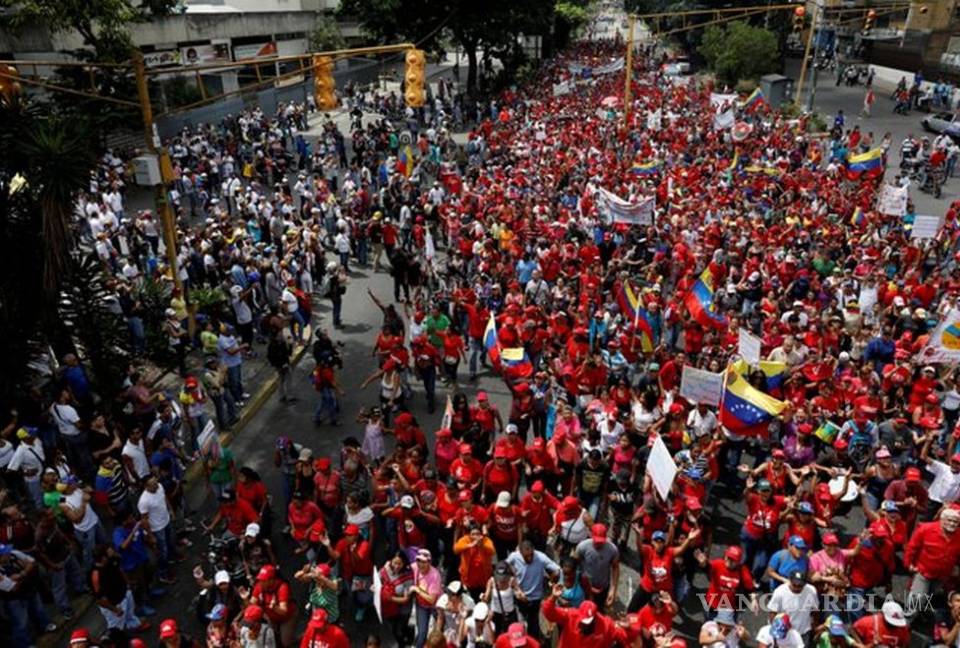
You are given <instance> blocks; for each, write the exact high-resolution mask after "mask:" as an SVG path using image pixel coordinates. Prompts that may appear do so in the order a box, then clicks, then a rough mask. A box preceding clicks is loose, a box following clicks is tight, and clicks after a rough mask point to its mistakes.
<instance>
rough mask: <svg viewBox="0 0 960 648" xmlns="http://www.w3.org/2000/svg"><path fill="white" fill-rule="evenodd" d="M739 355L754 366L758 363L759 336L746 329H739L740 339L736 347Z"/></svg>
mask: <svg viewBox="0 0 960 648" xmlns="http://www.w3.org/2000/svg"><path fill="white" fill-rule="evenodd" d="M737 353H739V354H740V357H741V358H743V359H744V360H746V361H747V362H748V363H749V364H751V365H753V366H754V367H756V366H757V365H758V364H760V338H758V337H757V336H756V335H753V334H752V333H750V331H748V330H747V329H740V340H739V344H738V348H737Z"/></svg>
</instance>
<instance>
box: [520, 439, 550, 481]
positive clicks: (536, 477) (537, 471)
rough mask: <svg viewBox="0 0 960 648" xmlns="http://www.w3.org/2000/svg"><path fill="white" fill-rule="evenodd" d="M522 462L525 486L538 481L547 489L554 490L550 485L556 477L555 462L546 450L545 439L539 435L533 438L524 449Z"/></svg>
mask: <svg viewBox="0 0 960 648" xmlns="http://www.w3.org/2000/svg"><path fill="white" fill-rule="evenodd" d="M523 463H524V474H525V475H526V481H527V487H530V486H532V485H533V484H534V483H535V482H538V481H539V482H542V484H541V485H546V486H547V490H548V491H554V490H555V489H554V488H552V486H553V485H554V484H555V482H556V479H557V463H556V461H555V460H554V458H553V457H551V456H550V453H549V452H547V442H546V441H544V440H543V439H542V438H540V437H537V438H536V439H534V440H533V443H532V444H530V446H528V447H527V449H526V453H525V455H524V460H523Z"/></svg>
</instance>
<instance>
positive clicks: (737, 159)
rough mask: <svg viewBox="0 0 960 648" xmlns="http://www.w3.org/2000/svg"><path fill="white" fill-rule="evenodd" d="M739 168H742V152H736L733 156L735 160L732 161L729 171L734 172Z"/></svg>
mask: <svg viewBox="0 0 960 648" xmlns="http://www.w3.org/2000/svg"><path fill="white" fill-rule="evenodd" d="M738 166H740V151H736V152H735V153H734V154H733V159H732V160H731V161H730V166H728V167H727V171H733V170H735V169H736V168H737V167H738Z"/></svg>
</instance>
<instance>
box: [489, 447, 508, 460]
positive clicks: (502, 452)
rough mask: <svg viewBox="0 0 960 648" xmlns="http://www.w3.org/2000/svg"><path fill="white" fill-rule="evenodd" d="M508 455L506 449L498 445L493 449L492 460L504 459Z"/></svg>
mask: <svg viewBox="0 0 960 648" xmlns="http://www.w3.org/2000/svg"><path fill="white" fill-rule="evenodd" d="M509 455H510V453H509V452H507V449H506V448H504V447H503V446H502V445H498V446H497V447H496V448H494V449H493V458H494V459H506V458H507V457H508V456H509Z"/></svg>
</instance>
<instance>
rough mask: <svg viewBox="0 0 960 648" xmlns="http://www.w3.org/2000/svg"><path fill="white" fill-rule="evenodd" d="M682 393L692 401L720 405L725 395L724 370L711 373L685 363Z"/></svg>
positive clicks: (681, 379)
mask: <svg viewBox="0 0 960 648" xmlns="http://www.w3.org/2000/svg"><path fill="white" fill-rule="evenodd" d="M680 395H681V396H683V397H684V398H686V399H687V400H688V401H690V402H691V403H704V404H706V405H713V406H717V405H719V404H720V397H721V396H722V395H723V372H721V373H711V372H709V371H704V370H703V369H695V368H694V367H691V366H688V365H685V366H684V367H683V373H682V374H681V376H680Z"/></svg>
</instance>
